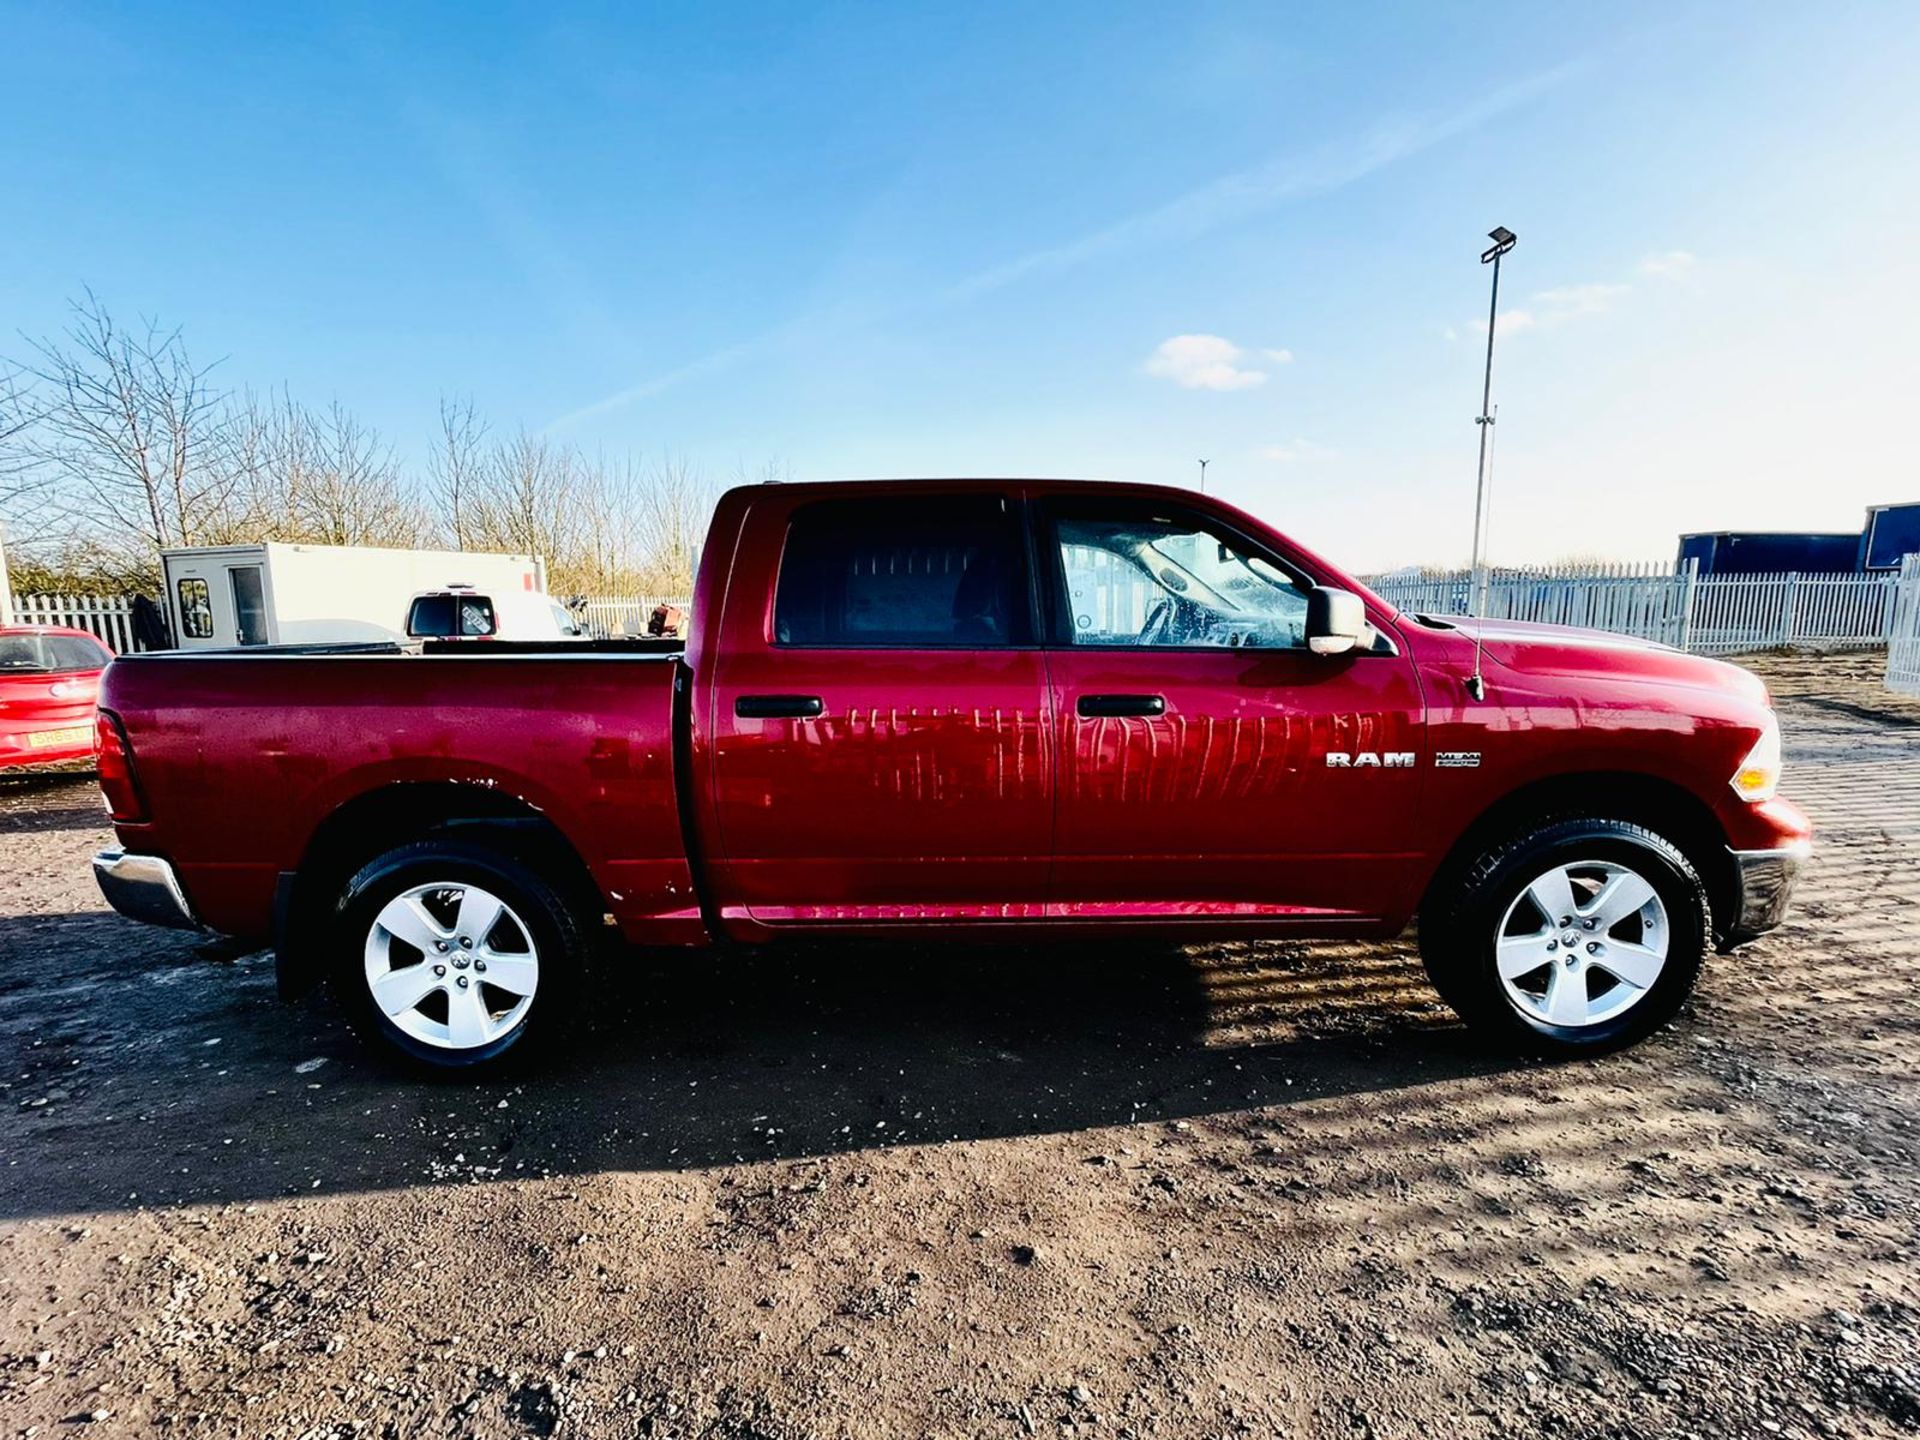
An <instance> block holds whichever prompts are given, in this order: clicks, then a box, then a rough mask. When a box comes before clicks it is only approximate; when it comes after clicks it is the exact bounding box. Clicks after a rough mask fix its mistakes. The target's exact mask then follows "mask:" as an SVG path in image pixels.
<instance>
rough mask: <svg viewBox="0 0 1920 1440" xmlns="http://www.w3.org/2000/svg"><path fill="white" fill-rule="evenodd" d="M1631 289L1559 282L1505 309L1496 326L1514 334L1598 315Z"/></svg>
mask: <svg viewBox="0 0 1920 1440" xmlns="http://www.w3.org/2000/svg"><path fill="white" fill-rule="evenodd" d="M1632 289H1633V287H1632V286H1631V285H1614V284H1607V283H1603V282H1599V281H1591V282H1588V283H1586V284H1583V285H1557V286H1555V287H1553V288H1552V289H1550V290H1536V291H1535V292H1534V293H1533V294H1532V295H1529V296H1528V297H1527V304H1526V305H1524V306H1516V307H1515V308H1514V309H1512V310H1502V311H1501V312H1500V317H1499V319H1498V321H1497V322H1496V328H1497V330H1498V332H1499V333H1500V334H1502V335H1515V334H1518V333H1519V332H1521V331H1522V330H1540V329H1551V328H1552V327H1554V326H1556V325H1564V324H1566V323H1567V322H1568V321H1569V320H1578V319H1579V318H1581V317H1582V316H1584V315H1598V314H1600V313H1602V312H1603V311H1606V310H1610V309H1612V308H1613V306H1614V304H1615V302H1616V301H1618V300H1619V299H1620V298H1621V297H1622V296H1624V295H1626V294H1627V293H1628V292H1629V291H1630V290H1632ZM1473 328H1474V329H1475V330H1476V331H1478V332H1479V333H1480V334H1482V335H1484V334H1486V333H1487V322H1486V321H1484V320H1476V321H1474V323H1473ZM1449 338H1451V332H1449Z"/></svg>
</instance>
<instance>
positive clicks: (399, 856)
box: [332, 840, 586, 1073]
mask: <svg viewBox="0 0 1920 1440" xmlns="http://www.w3.org/2000/svg"><path fill="white" fill-rule="evenodd" d="M335 924H336V930H335V935H336V937H337V938H336V942H335V943H336V947H337V950H338V954H339V959H338V962H337V964H336V966H335V969H334V973H333V977H332V978H333V981H334V983H335V985H336V987H337V988H338V989H339V991H340V992H341V995H342V997H343V999H344V1000H345V1001H346V1003H347V1006H348V1008H349V1010H350V1012H351V1014H352V1016H353V1019H354V1023H355V1026H356V1028H357V1029H359V1030H360V1032H361V1033H362V1034H363V1035H364V1036H366V1037H368V1038H369V1039H372V1040H374V1041H376V1042H378V1043H379V1045H380V1046H381V1047H382V1048H384V1049H386V1050H388V1051H389V1052H391V1053H395V1054H398V1055H400V1056H401V1057H403V1058H404V1059H406V1060H408V1061H410V1062H412V1063H414V1064H416V1065H420V1066H424V1067H427V1068H429V1069H436V1070H459V1071H463V1072H466V1073H473V1072H475V1071H478V1070H482V1069H487V1068H492V1067H495V1066H498V1065H499V1064H501V1063H502V1062H504V1061H505V1060H506V1058H507V1057H508V1056H509V1055H516V1056H518V1055H525V1054H527V1053H529V1052H530V1051H531V1050H533V1049H535V1048H537V1047H539V1046H540V1045H542V1044H544V1042H545V1041H546V1040H547V1038H548V1037H549V1036H550V1035H551V1033H552V1032H553V1031H554V1030H556V1029H558V1028H560V1025H561V1023H562V1022H563V1021H564V1020H565V1019H566V1018H568V1012H569V1011H570V1010H571V1008H572V1004H571V1002H572V1001H573V1000H574V998H575V991H576V986H577V982H578V979H579V976H580V974H581V970H582V967H583V964H584V960H585V950H586V944H585V939H584V934H585V932H584V929H583V927H582V926H581V924H580V922H579V920H578V918H577V917H576V916H575V915H574V913H573V911H572V909H571V907H570V906H569V905H568V904H567V902H566V899H565V898H564V896H563V895H562V893H561V892H560V890H559V889H558V888H557V887H555V886H554V885H552V884H550V883H549V882H548V881H547V880H546V879H545V878H543V877H542V876H541V875H539V874H538V873H536V872H535V871H534V870H532V869H531V868H529V867H528V866H527V865H525V864H523V863H522V862H521V861H520V860H518V859H516V858H514V857H512V856H509V855H507V854H504V853H502V852H501V851H497V850H494V849H491V848H489V847H487V846H485V845H477V844H473V843H470V842H467V841H456V840H425V841H421V842H419V843H416V844H412V845H402V846H400V847H399V848H397V849H394V850H389V851H388V852H387V853H386V854H384V855H381V856H380V857H378V858H377V859H375V860H373V861H371V862H369V863H368V864H366V865H365V866H363V867H361V869H360V870H359V871H358V872H357V873H356V874H355V875H354V876H353V878H352V879H350V880H349V881H348V882H347V885H346V888H345V890H344V892H343V893H342V895H341V899H340V903H339V907H338V910H337V912H336V916H335Z"/></svg>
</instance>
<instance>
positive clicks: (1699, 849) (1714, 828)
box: [1420, 771, 1739, 935]
mask: <svg viewBox="0 0 1920 1440" xmlns="http://www.w3.org/2000/svg"><path fill="white" fill-rule="evenodd" d="M1574 815H1583V816H1584V815H1593V816H1605V817H1607V818H1608V819H1613V820H1622V821H1625V822H1627V823H1628V824H1631V825H1640V826H1644V827H1645V828H1646V829H1648V830H1651V831H1653V832H1654V834H1656V835H1659V836H1661V837H1662V838H1664V839H1665V840H1667V841H1668V842H1669V843H1671V844H1672V845H1673V846H1674V848H1675V849H1677V850H1679V851H1680V853H1681V854H1682V855H1684V856H1686V858H1687V860H1688V862H1689V863H1690V864H1691V865H1692V866H1693V868H1694V870H1695V871H1697V872H1698V874H1699V876H1700V878H1701V881H1702V882H1703V883H1704V884H1705V886H1706V889H1707V898H1708V902H1709V903H1710V905H1711V906H1712V909H1713V921H1714V927H1713V928H1714V933H1715V934H1716V935H1718V934H1720V933H1722V932H1723V931H1724V930H1725V928H1726V927H1727V926H1728V925H1729V924H1731V923H1732V921H1733V919H1734V917H1735V915H1737V913H1738V911H1739V898H1738V890H1739V876H1738V874H1737V873H1736V871H1735V868H1734V862H1733V858H1732V856H1731V855H1730V854H1729V853H1728V850H1727V842H1726V835H1725V832H1724V831H1723V830H1722V828H1721V826H1720V822H1719V820H1717V819H1716V818H1715V817H1714V814H1713V811H1712V810H1711V809H1709V808H1708V807H1707V804H1706V802H1704V801H1703V800H1701V799H1700V797H1699V796H1697V795H1695V794H1694V793H1693V792H1692V791H1690V790H1688V789H1687V788H1686V787H1685V786H1684V785H1679V784H1676V783H1675V782H1673V781H1671V780H1664V779H1662V778H1660V777H1659V776H1656V775H1647V774H1642V773H1636V772H1633V771H1589V772H1582V773H1579V774H1572V775H1555V776H1550V777H1548V778H1546V779H1543V780H1537V781H1534V782H1532V783H1531V784H1527V785H1523V786H1521V787H1520V788H1519V789H1517V790H1514V791H1512V792H1511V793H1509V794H1507V795H1504V796H1502V797H1501V798H1500V799H1499V800H1496V801H1495V802H1494V803H1493V804H1492V805H1490V806H1488V807H1487V809H1486V810H1484V811H1483V812H1481V814H1480V815H1478V816H1476V817H1475V818H1474V820H1473V821H1472V822H1471V823H1470V824H1469V825H1468V826H1467V827H1466V828H1465V829H1464V830H1462V831H1461V832H1460V834H1459V836H1458V837H1457V838H1456V839H1455V840H1454V842H1453V845H1452V846H1451V847H1450V848H1449V849H1448V851H1447V854H1446V856H1445V858H1444V859H1442V860H1441V862H1440V864H1439V866H1438V867H1437V868H1436V869H1435V870H1434V873H1433V875H1432V877H1431V878H1430V879H1429V881H1428V882H1427V888H1426V892H1425V894H1424V895H1423V896H1422V897H1421V901H1420V914H1421V917H1422V918H1423V919H1425V918H1427V917H1429V916H1430V915H1431V914H1432V913H1433V911H1434V909H1435V906H1436V903H1437V902H1438V903H1444V902H1445V900H1446V898H1447V897H1448V896H1450V895H1451V893H1452V892H1453V890H1454V888H1455V887H1457V886H1458V885H1459V884H1460V882H1461V881H1462V880H1463V879H1464V877H1465V876H1466V874H1467V872H1468V871H1469V870H1471V869H1472V867H1473V865H1474V863H1475V862H1476V861H1477V860H1478V859H1479V858H1480V857H1481V856H1482V855H1484V854H1485V853H1486V852H1487V851H1488V850H1489V849H1491V848H1493V847H1495V846H1497V845H1500V844H1503V843H1505V842H1507V841H1509V840H1512V839H1513V838H1515V837H1516V836H1519V835H1522V834H1525V833H1527V832H1528V831H1531V830H1535V829H1538V828H1539V827H1541V826H1542V825H1545V824H1546V823H1548V822H1549V821H1551V820H1554V819H1556V818H1559V817H1565V816H1574Z"/></svg>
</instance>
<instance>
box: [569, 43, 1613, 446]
mask: <svg viewBox="0 0 1920 1440" xmlns="http://www.w3.org/2000/svg"><path fill="white" fill-rule="evenodd" d="M1579 63H1580V62H1578V61H1568V62H1566V63H1563V64H1561V65H1556V66H1554V67H1552V68H1551V69H1548V70H1542V71H1540V72H1538V73H1536V74H1533V75H1529V76H1527V77H1525V78H1524V79H1521V80H1519V81H1516V82H1514V83H1513V84H1510V85H1503V86H1500V87H1497V88H1495V89H1493V90H1491V91H1489V92H1487V93H1485V94H1483V95H1481V96H1479V97H1477V98H1476V99H1474V100H1472V101H1471V102H1469V103H1467V104H1465V105H1462V106H1459V107H1458V108H1456V109H1453V110H1449V111H1445V112H1439V113H1426V114H1421V115H1411V116H1407V115H1400V116H1388V117H1385V118H1383V119H1381V120H1380V121H1379V122H1377V123H1376V124H1374V125H1373V126H1372V127H1370V128H1369V129H1367V130H1365V131H1363V132H1361V133H1359V134H1357V135H1350V136H1348V137H1346V138H1344V139H1342V140H1340V141H1338V142H1336V143H1333V144H1329V145H1324V146H1320V147H1318V148H1316V149H1314V150H1311V151H1307V152H1305V153H1298V152H1289V153H1288V154H1285V155H1281V156H1276V157H1275V158H1274V159H1272V160H1270V161H1268V162H1266V163H1265V164H1262V165H1258V166H1254V167H1252V168H1250V169H1247V170H1240V171H1235V172H1233V173H1231V174H1228V175H1222V176H1219V177H1218V178H1216V179H1213V180H1210V181H1208V182H1206V183H1205V184H1202V185H1200V186H1198V187H1196V188H1195V189H1192V190H1189V191H1187V192H1186V193H1184V194H1181V195H1178V196H1175V197H1174V198H1173V199H1171V200H1168V201H1166V202H1165V203H1163V204H1160V205H1156V206H1153V207H1151V208H1150V209H1147V210H1143V211H1140V212H1138V213H1136V214H1133V215H1129V216H1125V217H1123V218H1121V219H1119V220H1116V221H1113V222H1112V223H1110V224H1108V225H1105V226H1102V227H1101V228H1100V229H1097V230H1093V231H1090V232H1088V233H1086V234H1084V235H1080V236H1077V237H1074V238H1072V239H1068V240H1064V241H1060V242H1058V243H1055V244H1051V245H1044V246H1040V247H1038V248H1036V249H1033V250H1029V251H1027V252H1026V253H1024V254H1022V255H1018V256H1015V257H1014V258H1012V259H1010V260H1004V261H1000V262H998V263H995V264H992V265H988V266H986V267H983V268H982V269H979V270H976V271H974V272H973V273H972V274H970V275H966V276H963V277H961V278H960V279H958V280H956V281H954V282H953V283H951V284H950V285H947V286H945V287H944V288H942V287H934V288H933V289H932V291H931V292H930V294H929V295H928V297H927V298H926V299H924V300H921V301H918V302H914V303H911V304H907V305H902V306H899V307H897V308H896V309H895V310H893V311H891V312H888V313H885V314H881V315H874V316H870V317H868V319H867V321H866V322H865V323H877V322H879V321H882V320H886V319H891V318H897V317H898V316H899V315H903V314H913V313H919V312H921V311H924V310H927V309H933V308H943V307H946V306H951V305H956V304H963V303H965V302H967V301H970V300H974V299H977V298H979V297H981V296H984V295H988V294H991V293H993V292H994V291H997V290H1001V289H1004V288H1006V287H1007V286H1009V285H1013V284H1017V283H1019V282H1021V281H1024V280H1029V279H1033V278H1035V277H1038V276H1042V275H1048V274H1057V273H1060V272H1062V271H1066V270H1071V269H1075V268H1077V267H1079V266H1082V265H1085V264H1088V263H1090V262H1092V261H1095V260H1099V259H1104V258H1107V257H1111V256H1117V255H1122V254H1126V253H1130V252H1133V251H1137V250H1144V249H1150V248H1158V247H1164V246H1169V245H1177V244H1182V243H1188V242H1191V241H1194V240H1197V239H1199V238H1200V237H1202V236H1203V235H1206V234H1208V233H1209V232H1211V231H1213V230H1217V229H1219V228H1220V227H1222V226H1224V225H1229V224H1233V223H1235V222H1238V221H1242V220H1246V219H1250V218H1252V217H1254V216H1256V215H1260V214H1264V213H1265V212H1267V211H1269V210H1272V209H1274V208H1276V207H1278V206H1280V205H1283V204H1286V203H1288V202H1290V201H1294V200H1300V199H1305V198H1308V197H1310V196H1314V195H1322V194H1326V193H1328V192H1330V191H1334V190H1338V189H1341V188H1342V187H1344V186H1347V185H1351V184H1354V183H1355V182H1357V181H1359V180H1363V179H1365V178H1366V177H1367V176H1369V175H1371V174H1373V173H1374V172H1376V171H1378V170H1381V169H1384V168H1386V167H1387V166H1389V165H1392V164H1394V163H1396V162H1397V161H1401V160H1405V159H1407V158H1409V157H1411V156H1414V155H1418V154H1419V153H1421V152H1422V151H1424V150H1428V149H1431V148H1432V147H1433V146H1435V145H1439V144H1442V143H1444V142H1445V141H1447V140H1451V139H1453V138H1455V137H1456V136H1459V135H1463V134H1466V133H1468V132H1469V131H1472V130H1475V129H1477V128H1479V127H1480V126H1482V125H1485V124H1486V123H1487V122H1488V121H1490V120H1493V119H1496V118H1497V117H1499V116H1500V115H1503V114H1505V113H1506V112H1507V111H1509V110H1512V109H1514V108H1516V107H1517V106H1520V105H1524V104H1526V103H1527V102H1528V101H1531V100H1534V99H1536V98H1538V97H1539V96H1541V95H1543V94H1545V93H1546V92H1548V91H1549V90H1551V89H1553V88H1554V87H1555V86H1557V85H1559V84H1561V83H1562V82H1563V81H1565V80H1566V79H1567V77H1568V76H1570V75H1571V74H1573V73H1574V72H1575V71H1576V70H1577V69H1578V68H1579ZM843 329H844V322H835V321H827V322H826V323H821V322H820V321H819V319H818V318H817V317H811V316H806V315H802V316H797V317H795V318H794V319H792V320H790V321H788V322H787V323H785V324H783V325H780V326H777V327H775V328H773V329H770V330H767V331H765V332H763V333H761V334H759V335H756V336H752V337H749V338H747V339H743V340H740V341H738V342H736V343H734V344H731V345H727V346H723V347H721V348H720V349H717V350H715V351H712V352H711V353H709V354H707V355H705V356H701V357H699V358H697V359H694V360H692V361H689V362H687V363H685V364H682V365H677V366H674V367H672V368H670V369H667V370H664V371H662V372H660V373H659V374H657V375H653V376H650V377H648V378H646V379H643V380H640V381H638V382H636V383H635V384H632V385H629V386H626V387H624V388H623V389H620V390H616V391H614V392H613V393H611V394H609V395H607V396H605V397H603V398H601V399H599V400H595V401H592V402H590V403H588V404H585V405H582V406H580V407H578V408H577V409H574V410H571V411H569V412H568V413H566V414H565V415H562V416H560V417H559V418H558V419H556V420H554V421H552V422H550V423H549V425H548V426H547V428H548V429H549V430H552V429H561V428H564V427H566V426H569V425H571V424H574V423H575V422H577V421H580V420H583V419H586V418H587V417H589V416H593V415H598V414H602V413H604V412H606V411H609V410H614V409H618V408H620V407H621V406H624V405H628V404H631V403H632V402H634V401H636V400H640V399H644V398H647V397H649V396H653V395H657V394H659V393H660V392H661V391H663V390H667V389H670V388H672V387H673V386H675V385H678V384H680V383H681V382H683V381H685V380H688V379H691V378H693V377H695V376H698V375H705V374H709V373H712V372H713V371H716V370H720V369H724V368H726V367H728V366H730V365H732V364H734V363H736V362H738V361H739V360H741V359H743V358H745V357H746V356H749V355H752V354H755V353H759V352H762V351H765V350H769V349H772V348H774V347H775V346H777V345H779V344H782V343H786V342H789V341H793V340H796V339H799V338H801V337H805V338H807V339H809V340H816V341H817V339H818V338H819V337H821V336H822V335H825V334H839V333H843ZM1269 358H1275V357H1269ZM1277 363H1284V362H1277ZM1256 383H1257V382H1256Z"/></svg>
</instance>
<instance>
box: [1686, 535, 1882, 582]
mask: <svg viewBox="0 0 1920 1440" xmlns="http://www.w3.org/2000/svg"><path fill="white" fill-rule="evenodd" d="M1859 556H1860V537H1859V536H1858V535H1853V534H1841V535H1834V534H1791V533H1788V534H1779V533H1770V532H1767V531H1754V530H1719V531H1714V532H1711V533H1702V534H1695V535H1682V536H1681V537H1680V563H1681V564H1682V565H1685V564H1686V563H1687V561H1689V560H1698V561H1699V562H1700V573H1701V574H1702V575H1782V574H1787V573H1789V572H1793V571H1797V572H1799V573H1800V574H1802V575H1825V574H1834V573H1840V574H1845V573H1846V572H1848V571H1851V570H1852V569H1853V568H1854V566H1855V565H1856V564H1857V563H1858V561H1859Z"/></svg>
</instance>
